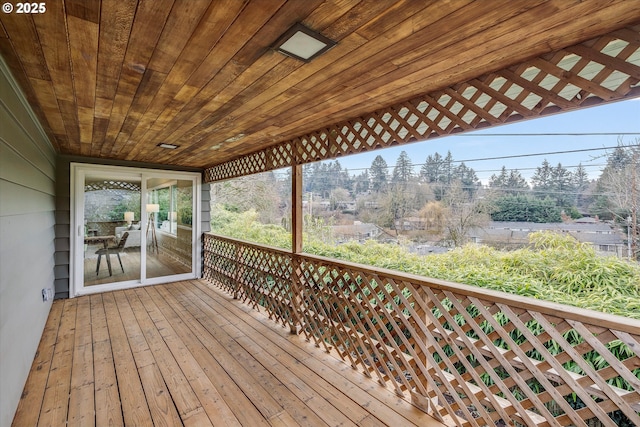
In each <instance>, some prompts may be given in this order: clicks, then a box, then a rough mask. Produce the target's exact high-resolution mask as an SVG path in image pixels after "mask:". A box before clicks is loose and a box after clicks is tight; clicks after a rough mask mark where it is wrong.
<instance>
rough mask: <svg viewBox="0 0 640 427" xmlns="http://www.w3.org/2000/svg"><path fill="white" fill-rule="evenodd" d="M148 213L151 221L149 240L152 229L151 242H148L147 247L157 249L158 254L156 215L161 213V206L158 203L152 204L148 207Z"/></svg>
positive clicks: (148, 224) (149, 223)
mask: <svg viewBox="0 0 640 427" xmlns="http://www.w3.org/2000/svg"><path fill="white" fill-rule="evenodd" d="M147 212H148V213H149V219H148V221H149V222H147V239H148V238H149V228H151V240H150V241H147V245H148V246H149V247H150V248H151V250H152V251H153V249H154V248H155V250H156V253H158V238H157V237H156V225H155V222H156V221H155V219H156V213H157V212H160V205H158V204H157V203H151V204H148V205H147Z"/></svg>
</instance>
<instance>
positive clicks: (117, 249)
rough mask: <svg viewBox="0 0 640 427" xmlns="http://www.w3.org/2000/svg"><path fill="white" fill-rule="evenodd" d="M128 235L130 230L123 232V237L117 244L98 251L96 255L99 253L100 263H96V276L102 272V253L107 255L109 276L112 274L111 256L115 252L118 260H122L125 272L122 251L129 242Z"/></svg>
mask: <svg viewBox="0 0 640 427" xmlns="http://www.w3.org/2000/svg"><path fill="white" fill-rule="evenodd" d="M127 237H129V232H125V233H123V234H122V237H121V238H120V241H119V242H118V244H117V245H115V246H107V247H106V248H101V249H98V250H97V251H96V255H98V263H97V265H96V276H97V275H98V274H99V273H100V259H101V258H102V255H105V256H106V257H107V266H108V267H109V276H111V275H112V273H111V258H109V257H110V256H111V254H113V253H115V254H116V255H117V256H118V262H120V268H121V269H122V272H123V273H124V267H123V266H122V259H120V252H122V251H123V250H124V245H125V244H126V243H127Z"/></svg>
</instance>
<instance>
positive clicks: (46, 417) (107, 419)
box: [13, 281, 441, 427]
mask: <svg viewBox="0 0 640 427" xmlns="http://www.w3.org/2000/svg"><path fill="white" fill-rule="evenodd" d="M65 423H68V425H80V426H93V425H97V426H104V425H109V426H111V425H114V426H117V425H128V426H145V425H163V426H165V425H166V426H172V425H185V426H207V425H216V426H223V425H234V426H251V427H253V426H295V425H304V426H326V425H331V426H338V425H340V426H354V425H357V426H383V425H394V426H411V425H420V426H440V425H441V424H439V423H438V422H436V421H434V420H433V419H432V418H431V417H429V416H428V415H426V414H425V413H424V412H422V411H420V410H418V409H417V408H415V407H413V406H412V405H411V404H410V403H408V402H407V401H405V400H403V399H401V398H399V397H397V396H396V395H395V394H393V393H392V392H391V391H389V390H387V389H385V388H383V387H382V386H380V385H378V384H377V383H376V382H375V381H373V380H371V379H368V378H366V377H365V376H364V375H363V374H362V373H360V372H357V371H355V370H353V369H351V368H350V367H349V366H347V365H345V364H344V363H342V362H340V361H339V360H337V359H336V358H334V357H333V356H331V355H330V354H327V353H325V352H324V351H322V350H321V349H319V348H316V347H314V346H313V345H312V344H310V343H308V342H305V341H304V340H303V339H302V338H301V337H299V336H294V335H290V334H289V332H288V330H286V329H284V328H282V327H280V326H279V325H276V324H275V323H273V322H272V321H271V320H269V319H268V318H266V317H265V316H264V315H262V314H260V313H258V312H257V311H255V310H252V309H250V308H249V307H248V306H246V305H243V304H241V303H239V302H238V301H236V300H233V299H231V298H230V297H229V296H228V295H227V294H224V293H222V292H221V291H219V290H217V289H215V288H212V287H210V286H209V285H208V284H207V283H206V282H203V281H188V282H178V283H172V284H168V285H158V286H152V287H144V288H138V289H132V290H127V291H118V292H110V293H104V294H98V295H93V296H85V297H80V298H76V299H69V300H57V301H55V302H54V304H53V308H52V310H51V313H50V315H49V320H48V322H47V325H46V328H45V331H44V333H43V336H42V339H41V342H40V346H39V349H38V353H37V355H36V358H35V360H34V362H33V366H32V370H31V374H30V375H29V378H28V380H27V383H26V386H25V389H24V392H23V395H22V399H21V401H20V406H19V408H18V411H17V413H16V416H15V419H14V422H13V425H14V426H34V425H42V426H45V425H47V426H62V425H65Z"/></svg>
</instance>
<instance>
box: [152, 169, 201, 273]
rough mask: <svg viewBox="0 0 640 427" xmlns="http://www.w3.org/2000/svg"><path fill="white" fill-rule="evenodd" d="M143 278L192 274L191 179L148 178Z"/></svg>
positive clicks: (192, 187) (192, 200) (192, 201)
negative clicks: (145, 253)
mask: <svg viewBox="0 0 640 427" xmlns="http://www.w3.org/2000/svg"><path fill="white" fill-rule="evenodd" d="M146 184H147V186H146V187H147V200H146V204H145V206H146V211H147V213H148V218H149V222H148V227H147V234H146V235H147V255H146V277H147V278H149V279H151V278H156V277H163V276H172V275H176V274H185V273H191V272H192V271H193V244H194V231H193V224H192V214H193V208H194V207H193V206H194V198H193V193H194V186H193V180H183V179H177V180H176V179H173V180H172V179H166V178H158V177H153V178H149V179H147V182H146Z"/></svg>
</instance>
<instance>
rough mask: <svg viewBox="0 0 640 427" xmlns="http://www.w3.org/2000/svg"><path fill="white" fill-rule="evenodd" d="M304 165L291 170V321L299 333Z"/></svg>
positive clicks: (295, 165)
mask: <svg viewBox="0 0 640 427" xmlns="http://www.w3.org/2000/svg"><path fill="white" fill-rule="evenodd" d="M302 215H303V214H302V165H298V164H294V165H293V166H292V170H291V251H292V252H293V253H292V255H291V268H292V272H291V281H292V283H291V289H290V295H291V304H292V309H293V312H294V319H295V323H291V325H290V332H291V333H292V334H295V335H297V334H298V333H300V329H301V328H302V319H303V317H302V311H303V307H302V304H303V301H304V298H303V291H302V287H303V286H304V284H303V283H302V280H301V277H300V274H301V271H300V259H299V257H298V256H297V255H298V254H299V253H300V252H302V229H303V225H304V217H303V216H302Z"/></svg>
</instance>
